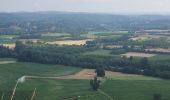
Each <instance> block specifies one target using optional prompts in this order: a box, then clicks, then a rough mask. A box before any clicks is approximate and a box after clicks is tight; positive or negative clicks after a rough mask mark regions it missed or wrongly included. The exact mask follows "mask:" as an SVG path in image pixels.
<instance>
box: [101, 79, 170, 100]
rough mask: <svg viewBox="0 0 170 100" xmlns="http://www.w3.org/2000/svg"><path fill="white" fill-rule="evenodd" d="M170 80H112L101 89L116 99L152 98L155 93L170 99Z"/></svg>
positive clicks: (148, 99)
mask: <svg viewBox="0 0 170 100" xmlns="http://www.w3.org/2000/svg"><path fill="white" fill-rule="evenodd" d="M169 84H170V81H166V80H140V79H139V80H111V79H108V80H107V82H105V83H104V84H103V85H102V87H101V89H102V90H103V91H104V92H106V93H107V94H108V95H110V96H111V97H112V98H114V99H115V100H152V97H153V94H155V93H158V94H161V95H162V98H163V99H162V100H170V95H169V93H170V86H169Z"/></svg>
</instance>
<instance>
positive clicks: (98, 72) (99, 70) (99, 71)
mask: <svg viewBox="0 0 170 100" xmlns="http://www.w3.org/2000/svg"><path fill="white" fill-rule="evenodd" d="M95 73H96V75H97V76H98V77H104V76H105V70H104V68H102V67H99V68H97V69H96V70H95Z"/></svg>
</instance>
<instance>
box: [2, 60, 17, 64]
mask: <svg viewBox="0 0 170 100" xmlns="http://www.w3.org/2000/svg"><path fill="white" fill-rule="evenodd" d="M12 63H16V61H0V64H12Z"/></svg>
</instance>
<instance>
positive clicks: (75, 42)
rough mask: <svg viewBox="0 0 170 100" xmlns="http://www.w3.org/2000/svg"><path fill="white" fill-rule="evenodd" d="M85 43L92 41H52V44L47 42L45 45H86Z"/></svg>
mask: <svg viewBox="0 0 170 100" xmlns="http://www.w3.org/2000/svg"><path fill="white" fill-rule="evenodd" d="M87 41H92V39H85V40H62V41H53V42H47V44H58V45H84V44H86V42H87Z"/></svg>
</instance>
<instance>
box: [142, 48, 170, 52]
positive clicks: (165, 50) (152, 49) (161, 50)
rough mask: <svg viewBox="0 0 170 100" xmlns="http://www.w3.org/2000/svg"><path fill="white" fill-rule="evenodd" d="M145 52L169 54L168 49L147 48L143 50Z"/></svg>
mask: <svg viewBox="0 0 170 100" xmlns="http://www.w3.org/2000/svg"><path fill="white" fill-rule="evenodd" d="M145 50H146V51H157V52H166V53H170V48H167V49H165V48H149V49H145Z"/></svg>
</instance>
